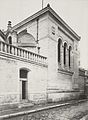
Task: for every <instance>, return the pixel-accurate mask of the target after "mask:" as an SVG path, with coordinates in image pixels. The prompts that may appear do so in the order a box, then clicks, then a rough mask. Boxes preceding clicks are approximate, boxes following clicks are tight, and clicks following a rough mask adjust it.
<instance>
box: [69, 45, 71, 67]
mask: <svg viewBox="0 0 88 120" xmlns="http://www.w3.org/2000/svg"><path fill="white" fill-rule="evenodd" d="M70 66H71V46H69V67H70Z"/></svg>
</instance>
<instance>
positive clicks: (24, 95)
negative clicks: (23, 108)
mask: <svg viewBox="0 0 88 120" xmlns="http://www.w3.org/2000/svg"><path fill="white" fill-rule="evenodd" d="M27 76H28V71H27V70H25V69H21V70H20V83H21V87H20V88H21V100H27V99H28V85H27V84H28V77H27Z"/></svg>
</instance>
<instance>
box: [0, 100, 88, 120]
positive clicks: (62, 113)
mask: <svg viewBox="0 0 88 120" xmlns="http://www.w3.org/2000/svg"><path fill="white" fill-rule="evenodd" d="M70 103H71V102H70ZM70 103H63V104H60V105H57V104H54V105H47V106H46V105H45V106H39V107H38V106H36V107H35V108H34V107H33V108H31V109H30V107H29V108H21V109H18V110H17V111H16V110H13V111H11V112H10V111H9V112H10V113H8V114H4V113H3V112H2V114H3V117H2V115H1V116H0V120H1V119H3V120H88V100H86V101H80V102H79V103H77V101H75V102H74V101H73V102H72V103H71V104H70Z"/></svg>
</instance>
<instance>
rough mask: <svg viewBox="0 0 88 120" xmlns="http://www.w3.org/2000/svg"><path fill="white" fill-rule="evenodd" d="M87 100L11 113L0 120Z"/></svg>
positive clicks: (0, 117)
mask: <svg viewBox="0 0 88 120" xmlns="http://www.w3.org/2000/svg"><path fill="white" fill-rule="evenodd" d="M87 100H88V99H84V100H78V101H75V102H74V103H63V104H58V105H51V106H47V107H42V108H36V109H34V110H29V111H22V112H17V113H12V114H8V115H2V116H0V119H3V118H11V117H16V116H21V115H26V114H31V113H35V112H40V111H43V110H49V109H53V108H57V107H62V106H65V105H73V104H76V103H81V102H85V101H87Z"/></svg>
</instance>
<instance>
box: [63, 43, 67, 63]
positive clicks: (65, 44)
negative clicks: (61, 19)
mask: <svg viewBox="0 0 88 120" xmlns="http://www.w3.org/2000/svg"><path fill="white" fill-rule="evenodd" d="M66 48H67V43H64V65H66Z"/></svg>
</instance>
